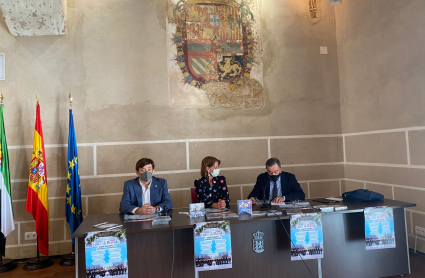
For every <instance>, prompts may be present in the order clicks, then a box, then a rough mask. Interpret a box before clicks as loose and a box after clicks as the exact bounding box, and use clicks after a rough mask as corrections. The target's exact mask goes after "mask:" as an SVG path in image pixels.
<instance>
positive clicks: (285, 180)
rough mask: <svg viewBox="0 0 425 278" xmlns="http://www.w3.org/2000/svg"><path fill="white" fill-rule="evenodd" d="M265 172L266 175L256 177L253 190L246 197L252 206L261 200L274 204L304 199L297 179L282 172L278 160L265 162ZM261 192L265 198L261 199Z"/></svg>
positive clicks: (272, 159)
mask: <svg viewBox="0 0 425 278" xmlns="http://www.w3.org/2000/svg"><path fill="white" fill-rule="evenodd" d="M266 170H267V172H266V173H262V174H260V175H259V176H258V177H257V182H256V183H255V186H254V189H253V190H252V192H251V193H250V194H249V196H248V199H251V200H252V203H253V204H255V202H257V201H258V200H261V199H266V200H272V202H274V203H283V202H284V201H287V202H291V201H295V200H297V199H298V200H304V199H305V194H304V192H303V190H302V188H301V186H300V184H299V183H298V181H297V179H296V178H295V176H294V175H293V174H291V173H287V172H283V171H282V167H281V164H280V161H279V159H277V158H270V159H269V160H267V162H266ZM263 192H265V195H266V196H265V198H263Z"/></svg>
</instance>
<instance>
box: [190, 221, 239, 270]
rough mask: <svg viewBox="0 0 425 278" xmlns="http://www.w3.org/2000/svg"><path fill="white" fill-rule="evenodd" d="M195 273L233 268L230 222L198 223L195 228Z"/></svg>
mask: <svg viewBox="0 0 425 278" xmlns="http://www.w3.org/2000/svg"><path fill="white" fill-rule="evenodd" d="M193 238H194V243H195V244H194V245H195V271H208V270H217V269H227V268H232V243H231V234H230V222H229V221H213V222H203V223H197V224H196V226H195V227H194V228H193Z"/></svg>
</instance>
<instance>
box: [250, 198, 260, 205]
mask: <svg viewBox="0 0 425 278" xmlns="http://www.w3.org/2000/svg"><path fill="white" fill-rule="evenodd" d="M251 201H252V204H253V205H255V202H258V201H259V200H258V199H257V198H255V197H251Z"/></svg>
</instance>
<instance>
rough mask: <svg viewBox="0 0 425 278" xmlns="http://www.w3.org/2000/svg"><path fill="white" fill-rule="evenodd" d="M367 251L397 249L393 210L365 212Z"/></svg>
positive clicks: (379, 208) (368, 210) (368, 209)
mask: <svg viewBox="0 0 425 278" xmlns="http://www.w3.org/2000/svg"><path fill="white" fill-rule="evenodd" d="M364 221H365V239H366V250H374V249H385V248H395V231H394V214H393V208H390V207H376V208H366V209H365V210H364Z"/></svg>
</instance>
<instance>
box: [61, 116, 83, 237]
mask: <svg viewBox="0 0 425 278" xmlns="http://www.w3.org/2000/svg"><path fill="white" fill-rule="evenodd" d="M78 163H79V161H78V152H77V139H76V137H75V130H74V119H73V117H72V110H71V109H69V138H68V181H67V186H66V197H65V215H66V221H68V225H69V228H70V229H71V234H72V233H74V232H75V230H76V229H77V228H78V226H79V225H80V224H81V222H83V214H82V207H81V187H80V173H79V172H78ZM72 243H73V244H75V241H74V239H72Z"/></svg>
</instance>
